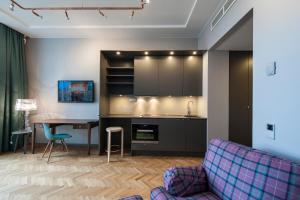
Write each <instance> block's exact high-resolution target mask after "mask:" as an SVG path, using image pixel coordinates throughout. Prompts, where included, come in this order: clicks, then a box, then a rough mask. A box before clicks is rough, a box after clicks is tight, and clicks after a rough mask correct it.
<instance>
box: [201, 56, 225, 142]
mask: <svg viewBox="0 0 300 200" xmlns="http://www.w3.org/2000/svg"><path fill="white" fill-rule="evenodd" d="M204 58H205V59H206V61H205V62H204V65H206V66H205V67H204V68H207V70H204V71H206V72H207V75H206V77H207V118H208V121H207V141H208V142H209V141H210V140H211V139H213V138H222V139H225V140H227V139H228V129H229V123H228V120H229V53H228V52H226V51H208V52H206V53H205V55H204ZM206 62H207V64H206Z"/></svg>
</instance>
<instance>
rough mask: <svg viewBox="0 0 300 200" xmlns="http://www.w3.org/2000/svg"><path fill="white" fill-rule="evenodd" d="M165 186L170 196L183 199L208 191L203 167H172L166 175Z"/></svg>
mask: <svg viewBox="0 0 300 200" xmlns="http://www.w3.org/2000/svg"><path fill="white" fill-rule="evenodd" d="M164 186H165V189H166V190H167V191H168V192H169V194H171V195H174V196H178V197H182V196H189V195H192V194H195V193H200V192H204V191H207V189H208V188H207V180H206V173H205V171H204V170H203V169H202V167H201V166H195V167H172V168H169V169H167V170H166V172H165V173H164Z"/></svg>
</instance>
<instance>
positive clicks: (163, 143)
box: [131, 118, 206, 156]
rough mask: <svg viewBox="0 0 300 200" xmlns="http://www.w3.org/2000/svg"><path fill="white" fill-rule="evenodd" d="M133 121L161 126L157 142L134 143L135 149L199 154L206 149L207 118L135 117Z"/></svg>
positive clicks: (133, 147)
mask: <svg viewBox="0 0 300 200" xmlns="http://www.w3.org/2000/svg"><path fill="white" fill-rule="evenodd" d="M132 123H133V124H154V125H158V126H159V142H158V143H157V144H147V143H145V144H132V145H131V149H132V150H133V151H144V152H146V151H149V152H154V151H157V152H175V153H176V152H177V153H179V154H180V155H190V154H191V155H199V156H202V155H204V153H205V151H206V119H190V118H178V119H177V118H176V119H173V118H166V119H133V120H132ZM167 154H168V153H167Z"/></svg>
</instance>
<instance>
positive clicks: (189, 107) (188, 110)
mask: <svg viewBox="0 0 300 200" xmlns="http://www.w3.org/2000/svg"><path fill="white" fill-rule="evenodd" d="M190 103H192V104H194V102H193V101H189V102H188V103H187V116H191V115H192V111H191V106H190Z"/></svg>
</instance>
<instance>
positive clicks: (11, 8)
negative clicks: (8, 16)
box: [9, 2, 15, 11]
mask: <svg viewBox="0 0 300 200" xmlns="http://www.w3.org/2000/svg"><path fill="white" fill-rule="evenodd" d="M9 10H10V11H14V10H15V4H14V3H13V2H11V4H10V6H9Z"/></svg>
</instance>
